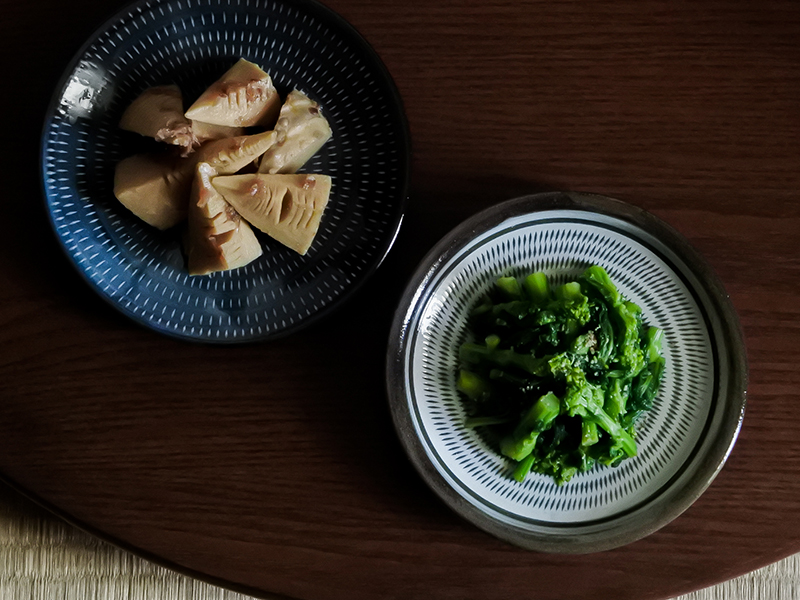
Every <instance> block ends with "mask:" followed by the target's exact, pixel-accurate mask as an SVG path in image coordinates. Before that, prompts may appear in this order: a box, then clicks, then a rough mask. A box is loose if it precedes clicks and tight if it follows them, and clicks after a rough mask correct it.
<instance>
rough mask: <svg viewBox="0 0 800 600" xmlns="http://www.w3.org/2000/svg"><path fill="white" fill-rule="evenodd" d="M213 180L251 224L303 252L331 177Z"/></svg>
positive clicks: (265, 176) (261, 175)
mask: <svg viewBox="0 0 800 600" xmlns="http://www.w3.org/2000/svg"><path fill="white" fill-rule="evenodd" d="M211 182H212V184H213V185H214V187H215V188H216V189H217V190H218V191H219V192H220V193H221V194H222V195H223V197H224V198H225V200H227V201H228V202H229V203H230V204H231V205H232V206H233V207H234V208H235V209H236V210H237V212H239V214H241V215H242V217H244V218H245V219H247V220H248V221H249V222H250V224H251V225H253V226H254V227H257V228H258V229H260V230H261V231H263V232H264V233H266V234H267V235H269V236H270V237H272V238H274V239H275V240H277V241H278V242H280V243H282V244H284V245H285V246H287V247H289V248H291V249H292V250H294V251H296V252H298V253H300V254H305V253H306V252H307V251H308V249H309V247H310V246H311V243H312V242H313V241H314V237H315V236H316V234H317V231H318V229H319V224H320V220H321V218H322V213H323V211H324V210H325V207H326V206H327V204H328V197H329V196H330V191H331V178H330V176H328V175H318V174H302V175H291V174H277V175H272V174H266V173H254V174H249V175H228V176H221V177H215V178H214V179H212V180H211Z"/></svg>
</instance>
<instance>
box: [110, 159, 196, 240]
mask: <svg viewBox="0 0 800 600" xmlns="http://www.w3.org/2000/svg"><path fill="white" fill-rule="evenodd" d="M191 185H192V173H191V164H190V163H188V162H186V160H185V159H182V158H180V157H178V156H175V155H174V154H169V153H166V152H165V153H151V154H134V155H133V156H129V157H128V158H125V159H123V160H122V161H120V162H119V163H118V164H117V168H116V170H115V172H114V195H115V196H116V197H117V199H118V200H119V201H120V202H121V203H122V204H123V205H124V206H125V207H126V208H127V209H128V210H130V211H131V212H132V213H133V214H135V215H136V216H137V217H139V218H140V219H142V220H143V221H144V222H145V223H148V224H149V225H152V226H153V227H156V228H157V229H169V228H170V227H174V226H175V225H177V224H178V223H180V222H181V221H183V220H184V219H185V218H186V208H187V205H188V202H189V193H190V190H191Z"/></svg>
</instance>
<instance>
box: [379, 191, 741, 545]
mask: <svg viewBox="0 0 800 600" xmlns="http://www.w3.org/2000/svg"><path fill="white" fill-rule="evenodd" d="M554 210H577V211H584V212H588V213H599V214H603V215H606V216H611V217H614V218H617V219H620V220H623V221H625V222H627V223H630V224H631V225H634V226H635V227H637V228H639V229H641V230H643V231H644V232H645V233H649V234H650V235H653V236H654V237H656V238H657V239H658V240H660V241H661V242H662V243H664V244H665V245H666V246H667V247H668V248H669V249H670V250H671V251H672V252H674V253H675V254H676V256H677V258H678V259H679V260H680V261H681V262H682V263H683V264H684V265H685V266H686V267H687V268H688V269H689V270H690V272H691V273H692V274H693V275H694V276H695V277H696V278H697V281H698V282H699V283H700V284H701V286H702V290H703V292H705V294H706V295H707V298H708V303H709V304H708V306H709V308H712V309H714V312H715V313H716V315H715V316H716V317H717V319H718V324H719V330H720V331H719V334H718V335H719V336H720V337H721V339H718V340H717V341H718V343H719V344H724V346H725V348H726V358H727V362H726V364H724V365H722V367H723V368H721V369H720V370H721V371H723V370H726V371H727V372H726V375H727V380H726V386H725V390H726V398H725V400H726V401H725V402H723V403H722V405H723V406H729V405H730V409H729V410H726V411H723V412H722V413H721V422H720V425H719V428H718V430H717V432H716V433H715V435H714V436H713V437H712V438H711V439H710V440H709V441H706V440H704V441H703V443H704V444H708V448H707V452H706V453H705V455H704V456H702V457H698V459H697V469H696V473H695V475H694V476H693V477H691V478H690V479H689V481H688V482H680V481H675V482H673V483H672V484H670V487H669V488H668V489H667V490H666V491H665V493H666V494H668V495H670V496H671V497H670V499H669V500H668V501H667V503H666V506H665V507H664V506H658V507H657V508H660V509H661V510H659V511H658V514H655V515H654V516H652V518H648V519H647V520H644V521H643V515H646V514H647V510H648V506H649V505H650V503H646V504H645V505H644V507H642V508H641V509H640V510H637V511H634V513H633V514H632V515H625V516H621V517H619V518H612V519H610V520H609V522H608V526H607V527H603V528H599V529H598V528H594V529H592V528H591V527H588V526H587V527H586V528H585V529H584V530H583V531H581V528H580V526H579V527H577V528H574V529H572V531H571V532H570V533H569V534H565V533H563V532H561V533H559V530H558V527H557V526H552V527H551V528H549V529H547V528H544V529H546V531H544V532H531V531H528V530H524V529H521V528H518V527H515V526H514V525H512V524H508V523H504V522H500V521H498V520H497V519H495V518H494V517H492V516H491V515H490V514H488V513H486V512H484V511H482V510H481V509H480V508H478V507H476V506H474V505H472V504H471V503H469V502H468V501H466V500H465V499H464V498H463V497H462V496H461V495H460V494H459V493H458V492H457V491H456V490H455V489H454V488H453V487H452V486H451V485H450V484H449V483H448V482H447V480H445V479H444V477H443V476H442V475H441V474H440V473H439V471H438V470H437V469H436V467H435V466H434V465H433V463H432V462H431V461H430V460H429V458H428V456H427V454H426V451H425V448H424V447H423V445H422V443H421V442H420V441H419V439H418V437H417V435H416V432H415V422H414V419H413V418H412V415H411V411H410V410H409V402H408V399H407V393H406V388H405V367H406V365H405V355H406V349H407V347H408V342H409V340H410V339H411V337H412V336H411V334H410V331H409V325H410V321H411V320H412V319H413V315H414V314H415V313H418V312H419V311H420V310H421V307H423V306H424V305H425V302H420V300H423V299H425V295H426V293H427V292H429V291H430V290H429V286H430V284H431V281H432V280H433V278H434V277H435V275H436V273H437V272H438V271H440V270H441V269H442V268H443V267H444V266H445V265H447V264H448V262H449V260H450V259H452V258H453V257H454V256H455V255H456V254H457V253H458V252H459V251H460V249H461V248H463V247H464V246H465V245H466V244H468V243H469V242H470V240H471V239H473V238H474V237H475V236H476V235H480V234H481V233H483V232H485V231H488V230H490V229H492V228H494V227H497V226H499V225H501V224H502V223H503V222H504V221H506V220H507V219H509V218H513V217H518V216H523V215H525V214H533V213H541V212H546V211H554ZM385 366H386V389H387V397H388V401H389V408H390V412H391V415H392V421H393V425H394V428H395V432H396V434H397V435H398V438H399V440H400V443H401V445H402V446H403V449H404V451H405V453H406V455H407V457H408V458H409V459H410V461H411V463H412V464H413V466H414V468H415V470H416V471H417V473H418V474H419V475H420V476H421V477H422V479H423V480H424V481H425V483H426V484H427V485H428V486H429V487H430V488H431V489H432V491H433V492H434V493H435V494H436V495H437V496H438V497H439V499H440V500H442V501H443V502H444V503H445V504H446V505H448V506H449V507H450V508H451V509H453V510H454V511H455V512H456V513H457V514H458V515H459V516H460V517H462V518H463V519H465V520H467V521H468V522H470V523H472V524H473V525H475V526H477V527H478V528H479V529H482V530H483V531H485V532H487V533H489V534H491V535H494V536H495V537H497V538H499V539H502V540H505V541H507V542H510V543H511V544H513V545H515V546H518V547H521V548H524V549H527V550H535V551H541V552H549V553H563V554H585V553H591V552H600V551H605V550H610V549H613V548H616V547H619V546H623V545H626V544H629V543H632V542H634V541H636V540H639V539H642V538H644V537H646V536H647V535H650V534H651V533H653V532H655V531H657V530H658V529H661V528H662V527H664V526H665V525H667V524H668V523H670V522H671V521H673V520H674V519H675V518H677V517H678V516H679V515H680V514H682V513H683V512H684V511H685V510H687V509H688V508H689V507H690V506H691V505H692V504H693V503H694V502H695V500H697V498H699V497H700V495H702V493H703V492H704V491H705V490H706V489H707V488H708V486H709V485H711V483H712V481H713V480H714V479H715V478H716V476H717V475H718V473H719V472H720V470H721V469H722V467H723V466H724V464H725V462H726V461H727V459H728V456H729V455H730V453H731V451H732V450H733V447H734V445H735V443H736V440H737V438H738V435H739V432H740V430H741V426H742V422H743V419H744V413H745V407H746V403H747V384H748V367H747V355H746V348H745V344H744V335H743V331H742V328H741V324H740V322H739V319H738V316H737V313H736V310H735V308H734V306H733V303H732V302H731V299H730V297H729V295H728V294H727V292H726V291H725V289H724V287H723V285H722V283H721V281H720V280H719V278H718V277H717V275H716V274H715V273H714V271H713V269H712V268H711V266H710V264H709V263H708V262H707V261H706V260H705V258H703V257H702V256H701V255H700V254H699V252H697V251H696V250H695V249H694V248H693V247H692V246H691V245H690V243H689V242H688V240H686V238H684V237H683V236H682V235H681V234H680V233H679V232H678V231H677V230H676V229H674V228H673V227H671V226H670V225H668V224H667V223H665V222H664V221H662V220H661V219H659V218H658V217H656V216H655V215H653V214H651V213H649V212H647V211H645V210H643V209H641V208H638V207H636V206H633V205H631V204H628V203H626V202H623V201H621V200H617V199H615V198H610V197H608V196H603V195H600V194H593V193H584V192H571V191H563V192H562V191H556V192H542V193H535V194H529V195H525V196H519V197H516V198H512V199H510V200H505V201H503V202H501V203H499V204H496V205H494V206H490V207H488V208H486V209H484V210H482V211H480V212H478V213H476V214H474V215H472V216H471V217H469V218H467V219H466V220H464V221H462V222H461V223H460V224H458V225H457V226H456V227H454V228H453V229H452V230H451V231H450V232H448V233H447V234H446V235H445V236H443V237H442V238H441V239H440V240H439V242H438V243H437V244H435V245H434V246H433V247H432V248H431V250H430V251H429V252H428V253H427V254H426V255H425V257H424V258H423V259H422V260H421V261H420V263H419V265H418V266H417V268H416V269H415V271H414V272H413V274H412V276H411V277H410V279H409V281H408V283H407V285H406V288H405V290H404V292H403V294H402V296H401V299H400V301H399V303H398V305H397V308H396V310H395V314H394V317H393V320H392V325H391V330H390V336H389V342H388V348H387V353H386V365H385ZM710 418H711V415H710V416H709V419H710ZM676 490H677V493H676Z"/></svg>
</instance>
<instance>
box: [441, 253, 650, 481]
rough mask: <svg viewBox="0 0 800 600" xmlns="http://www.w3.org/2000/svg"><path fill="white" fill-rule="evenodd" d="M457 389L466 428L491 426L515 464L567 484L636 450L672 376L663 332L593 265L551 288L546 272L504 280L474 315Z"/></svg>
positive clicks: (518, 470)
mask: <svg viewBox="0 0 800 600" xmlns="http://www.w3.org/2000/svg"><path fill="white" fill-rule="evenodd" d="M470 330H471V332H472V334H473V339H475V340H482V341H470V342H467V343H464V344H462V346H461V348H460V349H459V359H460V363H461V366H460V370H459V372H458V375H457V379H456V387H457V389H458V390H459V392H461V394H462V395H463V398H464V401H465V402H466V403H467V407H468V413H469V416H468V418H467V426H469V427H484V428H486V430H487V432H488V433H489V434H490V435H491V436H492V438H493V439H496V440H497V444H498V448H499V451H500V452H501V453H502V454H503V455H504V456H506V457H508V458H510V459H512V460H513V461H515V463H516V464H515V467H514V469H513V472H512V476H513V477H514V478H515V479H517V480H518V481H523V480H524V479H525V477H527V475H528V474H529V473H530V472H531V471H533V472H536V473H542V474H544V475H548V476H551V477H553V478H554V479H555V481H556V482H557V483H558V484H559V485H561V484H564V483H566V482H567V481H569V480H570V479H571V478H572V477H573V476H574V475H575V474H576V473H578V472H583V471H588V470H589V469H592V468H594V467H595V465H597V464H598V463H599V464H600V465H606V466H616V465H618V464H619V463H620V462H621V461H622V460H624V459H626V458H628V457H631V456H635V455H636V453H637V447H636V441H635V430H634V425H635V423H636V421H637V420H638V419H639V417H640V416H641V415H642V414H643V413H644V412H645V411H648V410H650V409H651V408H652V406H653V401H654V400H655V398H656V395H657V393H658V389H659V385H660V383H661V379H662V376H663V373H664V366H665V362H664V357H663V352H662V343H663V333H662V331H661V330H659V329H657V328H655V327H648V326H646V325H645V324H644V323H643V322H642V311H641V309H640V308H639V307H638V306H637V305H635V304H633V303H632V302H629V301H628V300H627V299H625V298H624V297H623V296H622V294H621V293H620V292H619V290H618V289H617V287H616V286H615V285H614V283H613V282H612V281H611V278H610V277H609V276H608V273H606V271H605V270H604V269H603V268H602V267H599V266H596V265H595V266H592V267H589V268H588V269H586V271H585V272H584V273H583V274H582V275H581V276H580V277H578V278H577V280H576V281H571V282H568V283H565V284H563V285H560V286H557V287H553V286H552V285H551V282H550V281H549V280H548V278H547V276H546V275H545V274H544V273H533V274H530V275H528V276H527V277H524V278H520V279H518V278H516V277H510V276H504V277H500V278H499V279H498V280H497V281H496V285H495V287H494V289H493V290H492V291H491V292H490V293H489V294H487V295H486V297H484V298H482V299H481V301H480V302H479V303H478V304H477V305H476V306H475V308H474V310H473V311H472V313H471V315H470Z"/></svg>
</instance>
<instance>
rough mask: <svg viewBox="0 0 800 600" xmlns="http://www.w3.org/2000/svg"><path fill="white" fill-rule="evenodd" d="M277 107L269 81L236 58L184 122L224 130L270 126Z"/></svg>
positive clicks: (198, 100)
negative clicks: (189, 121)
mask: <svg viewBox="0 0 800 600" xmlns="http://www.w3.org/2000/svg"><path fill="white" fill-rule="evenodd" d="M280 106H281V99H280V96H279V95H278V91H277V90H276V89H275V86H274V85H273V84H272V78H271V77H270V76H269V75H268V74H267V73H265V72H264V71H263V70H262V69H261V67H259V66H258V65H255V64H253V63H251V62H249V61H247V60H245V59H243V58H240V59H239V61H238V62H237V63H236V64H235V65H233V66H232V67H231V68H230V69H228V71H227V72H226V73H225V74H224V75H223V76H222V77H220V78H219V79H218V80H217V81H215V82H214V83H212V84H211V86H209V88H208V89H207V90H206V91H205V92H203V93H202V94H201V95H200V97H199V98H198V99H197V100H196V101H195V103H194V104H192V105H191V106H190V107H189V110H187V111H186V118H187V119H194V120H197V121H203V122H204V123H211V124H212V125H225V126H227V127H251V126H253V125H265V126H272V124H273V123H274V122H275V119H276V118H277V116H278V112H279V111H280Z"/></svg>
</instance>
